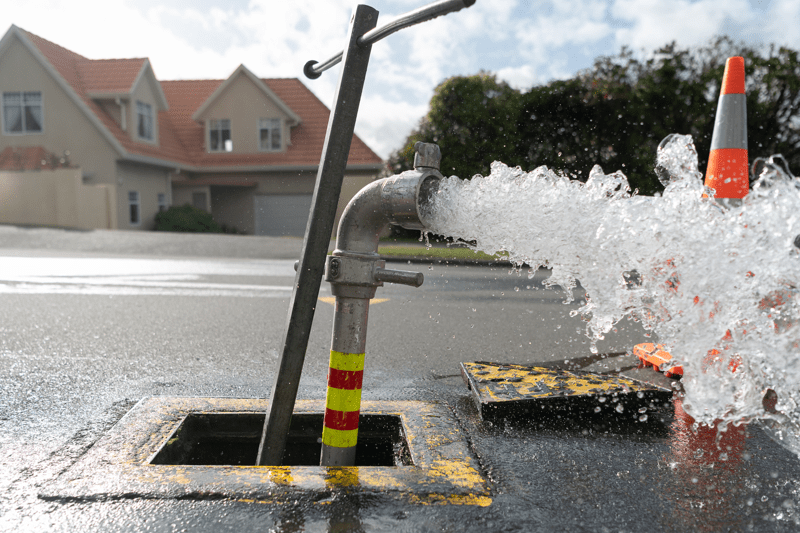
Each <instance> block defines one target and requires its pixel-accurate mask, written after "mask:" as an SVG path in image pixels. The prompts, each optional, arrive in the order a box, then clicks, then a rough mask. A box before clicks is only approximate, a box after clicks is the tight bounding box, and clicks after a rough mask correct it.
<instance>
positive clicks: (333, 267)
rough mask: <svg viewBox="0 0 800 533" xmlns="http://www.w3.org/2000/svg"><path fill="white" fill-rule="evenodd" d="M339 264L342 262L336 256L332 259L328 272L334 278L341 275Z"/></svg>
mask: <svg viewBox="0 0 800 533" xmlns="http://www.w3.org/2000/svg"><path fill="white" fill-rule="evenodd" d="M339 266H340V263H339V260H338V259H336V258H335V257H334V258H333V259H331V263H330V268H329V269H328V272H329V273H330V275H331V277H332V278H338V277H339Z"/></svg>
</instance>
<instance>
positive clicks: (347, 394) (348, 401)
mask: <svg viewBox="0 0 800 533" xmlns="http://www.w3.org/2000/svg"><path fill="white" fill-rule="evenodd" d="M325 407H326V408H328V409H333V410H334V411H358V410H359V409H360V408H361V389H354V390H344V389H334V388H333V387H328V397H327V398H326V399H325Z"/></svg>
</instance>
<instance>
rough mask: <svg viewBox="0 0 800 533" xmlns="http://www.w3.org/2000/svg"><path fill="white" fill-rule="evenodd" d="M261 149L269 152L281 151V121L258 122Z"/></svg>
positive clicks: (267, 119)
mask: <svg viewBox="0 0 800 533" xmlns="http://www.w3.org/2000/svg"><path fill="white" fill-rule="evenodd" d="M258 140H259V148H260V149H261V150H265V151H267V152H276V151H280V149H281V119H279V118H262V119H259V121H258Z"/></svg>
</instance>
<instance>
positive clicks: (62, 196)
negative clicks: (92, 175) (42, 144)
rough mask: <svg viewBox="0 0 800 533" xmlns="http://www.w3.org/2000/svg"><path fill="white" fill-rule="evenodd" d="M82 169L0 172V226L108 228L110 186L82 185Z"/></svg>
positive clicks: (112, 196)
mask: <svg viewBox="0 0 800 533" xmlns="http://www.w3.org/2000/svg"><path fill="white" fill-rule="evenodd" d="M81 174H82V172H81V169H75V168H59V169H55V170H38V171H27V172H0V223H3V224H31V225H42V226H61V227H71V228H83V229H92V228H93V229H111V227H112V224H113V222H114V219H115V216H116V213H115V211H116V209H115V206H114V201H115V195H116V192H115V190H114V186H113V185H109V184H101V185H84V184H83V183H82V179H81Z"/></svg>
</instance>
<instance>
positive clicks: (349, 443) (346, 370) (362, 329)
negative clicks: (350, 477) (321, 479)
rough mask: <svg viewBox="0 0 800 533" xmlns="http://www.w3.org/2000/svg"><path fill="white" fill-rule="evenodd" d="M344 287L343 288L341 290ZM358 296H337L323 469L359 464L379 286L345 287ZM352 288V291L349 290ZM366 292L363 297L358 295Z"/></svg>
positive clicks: (323, 429)
mask: <svg viewBox="0 0 800 533" xmlns="http://www.w3.org/2000/svg"><path fill="white" fill-rule="evenodd" d="M337 288H340V287H337ZM343 289H344V290H343V291H340V292H347V293H355V294H352V295H353V296H355V297H345V296H341V295H338V294H337V295H336V310H335V312H334V315H333V338H332V340H331V359H330V368H329V369H328V393H327V397H326V398H325V419H324V422H323V425H322V453H321V455H320V464H321V465H322V466H353V465H355V464H356V443H357V442H358V417H359V414H360V412H361V383H362V377H363V375H364V362H365V358H366V355H365V349H366V345H367V322H368V315H369V300H370V298H371V297H374V296H375V289H376V287H357V288H355V289H356V290H355V291H354V290H352V289H353V288H352V287H345V288H343ZM348 289H350V290H348ZM358 290H362V291H363V293H362V294H357V291H358Z"/></svg>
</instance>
